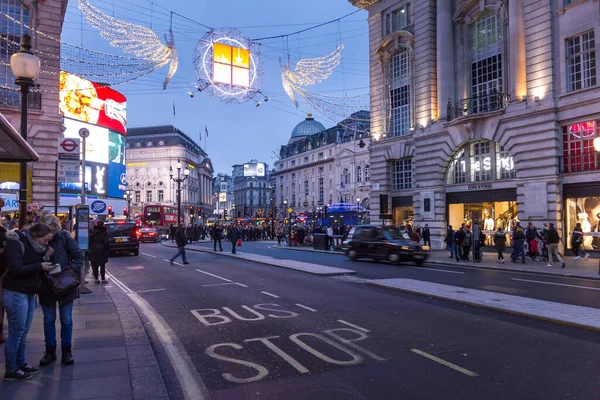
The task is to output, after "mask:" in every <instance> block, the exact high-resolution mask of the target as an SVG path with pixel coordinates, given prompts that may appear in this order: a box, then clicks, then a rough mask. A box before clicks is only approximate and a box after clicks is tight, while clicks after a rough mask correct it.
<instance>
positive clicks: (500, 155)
mask: <svg viewBox="0 0 600 400" xmlns="http://www.w3.org/2000/svg"><path fill="white" fill-rule="evenodd" d="M516 177H517V173H516V171H515V162H514V161H513V158H512V157H511V156H510V154H508V151H506V150H504V147H503V146H500V145H499V144H497V149H496V179H515V178H516Z"/></svg>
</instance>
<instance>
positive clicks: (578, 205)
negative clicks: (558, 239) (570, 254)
mask: <svg viewBox="0 0 600 400" xmlns="http://www.w3.org/2000/svg"><path fill="white" fill-rule="evenodd" d="M566 209H567V210H566V211H567V232H568V236H567V233H565V234H564V235H565V237H569V239H568V240H566V241H565V242H566V244H567V247H568V248H571V240H570V236H571V233H572V232H573V229H574V228H575V225H576V224H577V223H580V224H581V230H582V231H583V243H581V248H582V249H584V250H598V249H600V197H599V196H590V197H580V198H569V199H567V207H566Z"/></svg>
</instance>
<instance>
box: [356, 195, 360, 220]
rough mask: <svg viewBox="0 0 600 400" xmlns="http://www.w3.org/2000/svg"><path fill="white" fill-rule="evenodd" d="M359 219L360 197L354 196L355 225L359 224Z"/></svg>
mask: <svg viewBox="0 0 600 400" xmlns="http://www.w3.org/2000/svg"><path fill="white" fill-rule="evenodd" d="M359 219H360V197H357V198H356V225H360V223H359V222H358V221H359Z"/></svg>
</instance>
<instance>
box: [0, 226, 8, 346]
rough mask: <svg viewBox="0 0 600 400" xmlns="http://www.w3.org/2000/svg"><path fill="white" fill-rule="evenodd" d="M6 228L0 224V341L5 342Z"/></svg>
mask: <svg viewBox="0 0 600 400" xmlns="http://www.w3.org/2000/svg"><path fill="white" fill-rule="evenodd" d="M7 232H8V229H6V227H4V225H0V343H4V342H6V338H5V337H4V330H3V328H4V306H3V302H2V280H3V279H4V276H5V275H6V273H7V272H8V268H6V252H5V251H4V246H5V244H6V233H7Z"/></svg>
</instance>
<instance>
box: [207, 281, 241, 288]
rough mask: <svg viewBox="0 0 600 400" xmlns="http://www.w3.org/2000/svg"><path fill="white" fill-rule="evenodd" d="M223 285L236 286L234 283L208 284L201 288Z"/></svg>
mask: <svg viewBox="0 0 600 400" xmlns="http://www.w3.org/2000/svg"><path fill="white" fill-rule="evenodd" d="M223 285H237V283H235V282H223V283H213V284H210V285H202V287H207V286H223Z"/></svg>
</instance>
